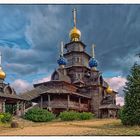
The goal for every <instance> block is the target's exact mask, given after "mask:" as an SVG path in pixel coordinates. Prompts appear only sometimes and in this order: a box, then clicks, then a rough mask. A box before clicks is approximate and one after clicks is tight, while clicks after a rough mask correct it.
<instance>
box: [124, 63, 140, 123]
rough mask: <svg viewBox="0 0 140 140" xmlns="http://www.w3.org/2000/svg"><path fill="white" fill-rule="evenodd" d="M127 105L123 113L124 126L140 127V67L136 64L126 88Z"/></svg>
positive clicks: (128, 78)
mask: <svg viewBox="0 0 140 140" xmlns="http://www.w3.org/2000/svg"><path fill="white" fill-rule="evenodd" d="M124 93H125V105H124V107H123V110H122V112H121V121H122V123H123V124H124V125H140V65H138V64H136V63H135V64H134V66H133V67H132V68H131V73H130V74H129V75H128V76H127V82H126V86H125V88H124Z"/></svg>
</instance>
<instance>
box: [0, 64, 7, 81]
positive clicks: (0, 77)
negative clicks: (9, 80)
mask: <svg viewBox="0 0 140 140" xmlns="http://www.w3.org/2000/svg"><path fill="white" fill-rule="evenodd" d="M5 77H6V73H5V72H4V71H3V70H2V67H0V79H4V78H5Z"/></svg>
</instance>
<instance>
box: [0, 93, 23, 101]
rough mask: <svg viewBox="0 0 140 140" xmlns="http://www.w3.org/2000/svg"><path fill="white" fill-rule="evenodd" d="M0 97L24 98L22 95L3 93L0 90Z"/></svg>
mask: <svg viewBox="0 0 140 140" xmlns="http://www.w3.org/2000/svg"><path fill="white" fill-rule="evenodd" d="M0 97H3V98H12V99H19V100H24V99H23V98H22V97H20V96H18V95H16V94H6V93H3V92H0Z"/></svg>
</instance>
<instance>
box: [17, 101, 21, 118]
mask: <svg viewBox="0 0 140 140" xmlns="http://www.w3.org/2000/svg"><path fill="white" fill-rule="evenodd" d="M16 115H17V116H20V114H19V102H17V105H16Z"/></svg>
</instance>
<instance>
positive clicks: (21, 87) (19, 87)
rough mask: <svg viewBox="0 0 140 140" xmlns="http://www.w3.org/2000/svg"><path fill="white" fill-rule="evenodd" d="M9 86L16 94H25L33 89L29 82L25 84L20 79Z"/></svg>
mask: <svg viewBox="0 0 140 140" xmlns="http://www.w3.org/2000/svg"><path fill="white" fill-rule="evenodd" d="M11 86H12V87H13V88H14V89H15V91H16V92H17V94H19V93H23V92H26V91H28V90H31V89H32V88H33V86H32V84H31V83H29V82H27V81H25V80H22V79H17V80H15V81H14V82H13V83H12V84H11Z"/></svg>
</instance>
